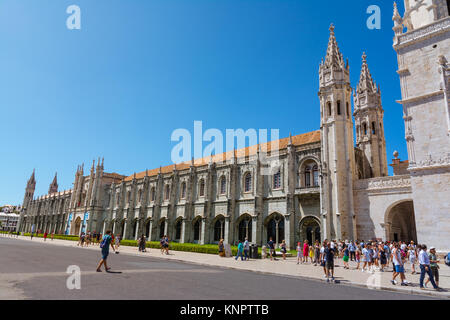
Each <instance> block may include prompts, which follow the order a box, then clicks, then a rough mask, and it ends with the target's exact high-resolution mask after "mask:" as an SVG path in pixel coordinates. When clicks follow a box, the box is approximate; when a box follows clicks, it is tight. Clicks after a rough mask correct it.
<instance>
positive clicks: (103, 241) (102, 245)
mask: <svg viewBox="0 0 450 320" xmlns="http://www.w3.org/2000/svg"><path fill="white" fill-rule="evenodd" d="M105 245H106V237H104V238H103V239H102V242H101V243H100V248H102V249H103V247H104V246H105Z"/></svg>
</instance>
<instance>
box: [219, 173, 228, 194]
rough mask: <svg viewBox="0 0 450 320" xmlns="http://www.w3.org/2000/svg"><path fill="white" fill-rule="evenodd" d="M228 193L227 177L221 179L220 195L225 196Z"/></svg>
mask: <svg viewBox="0 0 450 320" xmlns="http://www.w3.org/2000/svg"><path fill="white" fill-rule="evenodd" d="M226 192H227V179H226V178H225V176H222V178H220V194H225V193H226Z"/></svg>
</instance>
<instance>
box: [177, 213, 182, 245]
mask: <svg viewBox="0 0 450 320" xmlns="http://www.w3.org/2000/svg"><path fill="white" fill-rule="evenodd" d="M182 227H183V219H182V218H179V219H177V221H176V222H175V240H177V241H180V239H181V229H182Z"/></svg>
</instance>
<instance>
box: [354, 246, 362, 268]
mask: <svg viewBox="0 0 450 320" xmlns="http://www.w3.org/2000/svg"><path fill="white" fill-rule="evenodd" d="M355 260H356V263H357V265H356V270H358V269H359V262H360V261H361V247H360V246H358V247H357V248H356V252H355Z"/></svg>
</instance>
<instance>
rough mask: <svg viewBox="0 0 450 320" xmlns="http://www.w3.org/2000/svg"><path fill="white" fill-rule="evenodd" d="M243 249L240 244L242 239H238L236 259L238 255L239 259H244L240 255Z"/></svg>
mask: <svg viewBox="0 0 450 320" xmlns="http://www.w3.org/2000/svg"><path fill="white" fill-rule="evenodd" d="M243 251H244V245H243V244H242V241H241V240H239V244H238V247H237V254H236V261H237V259H238V258H239V257H241V261H244V258H243V257H242V252H243Z"/></svg>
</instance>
